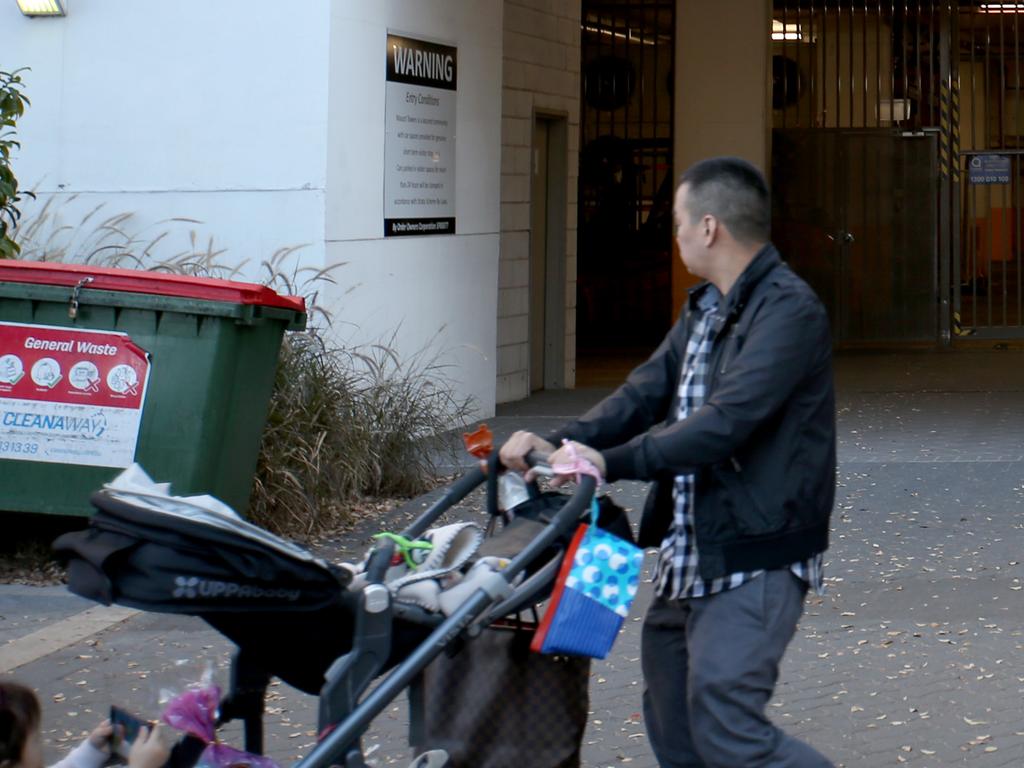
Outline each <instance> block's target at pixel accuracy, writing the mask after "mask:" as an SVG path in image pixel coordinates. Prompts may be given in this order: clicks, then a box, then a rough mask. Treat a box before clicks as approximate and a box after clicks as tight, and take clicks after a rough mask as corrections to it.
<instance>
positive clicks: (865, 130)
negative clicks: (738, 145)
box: [772, 0, 957, 346]
mask: <svg viewBox="0 0 1024 768" xmlns="http://www.w3.org/2000/svg"><path fill="white" fill-rule="evenodd" d="M956 16H957V6H956V4H955V3H953V2H926V1H925V0H913V1H908V0H903V1H902V2H895V1H894V0H884V1H883V2H879V1H878V0H874V1H871V0H776V2H775V3H774V12H773V20H772V38H773V44H772V46H773V47H772V54H773V56H772V81H773V87H772V107H773V133H772V187H773V212H774V216H773V224H774V227H773V239H774V240H775V241H776V242H777V243H779V245H780V246H781V248H782V251H783V255H784V256H785V257H786V258H788V259H789V260H790V262H791V263H792V264H793V266H794V268H795V269H796V270H797V271H798V272H800V273H802V274H803V275H804V276H805V277H806V278H807V279H808V281H809V282H810V283H811V284H812V285H814V287H815V288H816V289H817V290H818V292H819V294H820V295H821V296H822V299H823V300H824V302H825V303H826V305H827V306H828V308H829V311H830V316H831V318H832V324H833V334H834V338H835V340H836V342H837V344H839V345H842V346H858V345H875V344H905V343H927V344H934V343H936V342H938V341H940V340H941V339H943V338H945V337H948V335H949V330H948V329H949V328H950V327H951V326H952V321H953V318H952V308H951V306H950V296H951V293H952V290H951V285H952V281H953V278H952V276H951V273H952V269H951V267H950V263H951V253H952V243H953V242H954V239H955V237H956V234H957V233H956V231H955V227H954V221H955V217H954V216H953V212H954V210H955V198H954V185H955V179H956V176H957V174H956V173H955V170H954V169H956V167H957V166H956V165H955V162H956V160H955V152H954V151H953V147H954V146H955V140H954V121H953V120H952V119H951V115H952V111H951V99H950V96H949V94H950V84H951V82H952V78H953V76H954V72H955V65H954V58H955V57H954V56H953V53H952V52H953V48H952V46H951V44H950V41H951V40H953V39H955V37H954V36H953V33H954V30H955V26H956Z"/></svg>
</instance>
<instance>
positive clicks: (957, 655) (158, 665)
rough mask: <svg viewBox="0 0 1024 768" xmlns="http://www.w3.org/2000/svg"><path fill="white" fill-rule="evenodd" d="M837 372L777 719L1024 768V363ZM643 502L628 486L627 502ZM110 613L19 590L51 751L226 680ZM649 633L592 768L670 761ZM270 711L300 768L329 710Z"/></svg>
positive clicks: (602, 715) (912, 361)
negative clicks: (801, 610)
mask: <svg viewBox="0 0 1024 768" xmlns="http://www.w3.org/2000/svg"><path fill="white" fill-rule="evenodd" d="M836 370H837V381H838V382H839V394H840V396H839V419H840V441H839V455H840V488H839V493H838V500H837V506H836V511H835V515H834V524H833V538H832V548H831V550H830V552H829V555H828V558H827V577H828V579H827V580H828V585H829V591H828V594H827V595H826V596H825V597H823V598H810V599H809V600H808V605H807V612H806V614H805V617H804V619H803V621H802V622H801V626H800V629H799V631H798V634H797V637H796V639H795V641H794V643H793V645H792V646H791V649H790V652H789V654H788V655H787V657H786V660H785V663H784V668H783V671H782V679H781V681H780V685H779V687H778V691H777V696H776V697H775V699H774V701H773V702H772V706H771V710H772V714H773V716H774V718H775V719H776V721H777V722H779V723H780V724H783V725H784V726H785V727H786V728H787V729H789V730H790V731H791V732H793V733H795V734H797V735H799V736H801V737H802V738H805V739H806V740H807V741H809V742H811V743H812V744H814V745H815V746H816V747H818V748H819V749H820V750H822V751H823V752H824V753H826V754H827V755H829V756H830V757H831V758H832V759H833V760H835V761H836V762H837V764H840V765H845V766H869V767H871V766H888V765H908V766H952V765H960V764H967V763H969V764H970V765H972V766H975V765H977V766H985V767H987V766H992V767H995V766H1020V765H1024V705H1022V693H1024V668H1022V667H1021V665H1020V664H1019V663H1018V659H1019V658H1020V656H1021V654H1020V651H1021V649H1022V647H1024V639H1022V638H1024V594H1022V593H1024V582H1022V579H1024V569H1022V566H1021V561H1022V560H1024V552H1022V547H1021V541H1022V535H1021V529H1022V527H1024V506H1022V500H1024V471H1022V470H1024V442H1022V440H1021V434H1022V432H1024V354H1022V352H1021V351H1020V350H1018V349H1014V348H1011V349H1006V350H999V351H996V350H992V349H985V348H979V349H975V350H972V351H958V352H951V353H923V352H922V353H909V354H899V355H896V354H891V355H890V354H885V355H880V354H873V355H867V354H864V355H853V356H843V357H840V358H839V359H838V360H837V365H836ZM601 394H602V391H601V390H580V391H577V392H570V393H558V392H555V393H546V394H543V395H541V396H537V397H534V398H531V399H529V400H527V401H524V402H521V403H516V404H511V405H508V406H503V407H501V408H500V409H499V414H498V417H497V418H496V419H494V420H492V421H491V425H492V427H494V428H495V430H496V432H497V433H498V435H499V436H504V435H507V434H508V433H509V432H510V431H511V430H512V429H514V428H518V427H521V426H525V427H529V428H534V429H545V428H546V427H548V426H553V425H555V424H557V423H559V422H560V420H561V419H562V418H564V417H565V416H568V415H571V414H573V413H577V412H579V411H580V410H581V409H582V408H583V407H585V405H587V404H588V403H590V402H593V401H595V400H596V399H597V398H598V397H599V396H600V395H601ZM641 492H642V488H641V487H639V486H638V485H637V484H622V486H620V487H617V488H615V489H614V493H615V496H616V498H617V499H619V500H620V501H621V502H624V503H625V504H626V505H627V506H635V505H636V504H637V503H638V502H639V498H640V496H641ZM352 546H353V547H354V548H356V549H358V548H359V543H358V542H354V543H353V544H352ZM648 599H649V594H648V592H647V591H646V590H645V591H644V592H643V593H642V594H641V605H640V606H639V607H638V610H636V611H635V615H636V616H637V617H639V616H640V615H642V610H641V609H642V607H643V603H646V601H647V600H648ZM90 607H91V606H90V605H89V604H88V603H85V602H84V601H80V600H78V599H76V598H73V597H70V596H68V595H67V594H66V593H65V592H64V591H63V590H61V589H54V588H27V587H0V671H3V670H5V669H10V668H12V667H14V668H13V673H14V674H15V675H16V676H17V677H19V678H21V679H22V680H25V681H27V682H28V683H30V684H31V685H33V686H35V687H36V689H37V690H38V691H39V692H40V694H41V696H42V698H43V701H44V705H45V709H46V723H47V725H48V728H47V734H46V736H47V753H48V756H49V757H56V756H57V755H58V754H59V753H60V752H61V750H63V749H64V748H66V747H67V746H69V745H70V743H71V742H73V741H75V740H77V739H78V738H79V735H80V733H81V732H82V731H83V729H86V728H88V727H89V726H91V725H92V724H93V723H94V722H95V721H97V720H98V719H100V717H102V716H103V713H104V712H105V711H106V708H107V707H108V705H109V704H110V703H118V704H122V705H125V706H127V707H128V708H130V709H134V710H135V711H138V712H140V713H143V714H147V715H155V714H156V713H157V711H158V709H159V704H158V702H159V701H160V700H161V697H163V696H166V693H167V691H169V690H174V689H176V688H180V686H181V685H182V683H183V682H185V681H188V680H192V679H196V678H197V677H198V676H199V675H201V674H202V673H203V672H204V670H206V669H210V670H211V671H212V672H213V673H214V675H215V677H217V678H218V679H219V680H220V681H221V682H223V681H224V674H225V665H226V662H227V658H228V653H229V652H230V647H229V644H228V643H227V642H226V641H224V640H223V639H222V638H221V637H220V635H218V634H216V633H215V632H212V631H211V630H209V629H207V628H206V627H205V625H204V624H202V623H201V622H199V621H193V620H189V619H181V618H175V617H166V616H159V615H155V614H135V615H130V616H128V618H122V617H119V616H116V615H115V616H113V617H112V620H115V619H118V618H121V620H120V623H117V624H114V625H112V626H110V627H108V628H107V629H104V630H103V631H100V632H97V633H95V634H88V633H90V632H92V629H93V628H94V625H95V624H96V623H97V622H99V621H100V620H102V618H103V616H102V615H97V614H96V613H95V612H90V613H88V614H86V615H85V616H84V618H83V615H82V613H81V611H84V610H86V609H88V608H90ZM83 626H84V627H85V629H84V630H83ZM638 630H639V619H638V618H637V619H633V620H631V621H630V622H628V623H627V627H626V629H625V631H624V632H623V634H622V636H621V637H620V639H619V641H618V643H617V645H616V648H615V650H614V653H613V655H612V657H611V658H610V659H609V660H608V661H607V662H600V663H595V665H594V668H593V678H592V685H591V710H592V714H591V719H590V725H589V727H588V731H587V735H586V743H585V745H584V752H583V754H584V764H585V765H586V766H601V767H603V766H618V765H629V766H633V767H634V768H648V767H653V766H654V765H655V763H654V760H653V758H652V757H651V755H650V750H649V747H648V744H647V742H646V737H645V735H644V730H643V723H642V720H641V718H640V715H639V710H640V691H641V684H640V680H639V659H638V657H639V631H638ZM83 634H86V635H87V636H84V637H81V635H83ZM65 642H66V643H67V644H66V645H65ZM3 643H5V644H3ZM61 645H64V646H65V647H58V646H61ZM301 649H302V639H301V638H297V639H296V653H301V652H302V651H301ZM15 665H16V666H15ZM270 699H271V700H270V701H269V702H268V708H269V709H268V716H267V724H268V727H269V731H270V732H269V736H268V751H269V753H270V754H271V755H272V756H273V757H275V758H276V759H278V760H279V761H280V762H282V763H287V762H290V761H292V760H294V759H296V758H297V757H298V756H300V755H302V754H303V753H304V752H305V751H307V750H308V749H309V747H310V745H311V744H312V742H313V731H312V728H313V727H314V722H315V710H314V703H313V702H312V701H311V700H310V699H309V697H306V696H303V695H302V694H299V693H297V692H296V691H293V690H291V689H288V688H287V687H286V686H283V685H278V686H275V687H274V688H273V689H272V694H271V697H270ZM405 728H406V715H405V706H404V702H403V701H402V700H398V701H396V702H395V703H394V705H393V706H392V707H390V708H389V709H388V710H387V711H385V712H384V713H383V714H382V715H381V716H380V717H378V718H377V720H376V721H375V722H374V724H373V727H372V728H371V730H370V732H369V733H368V734H367V738H366V744H367V745H368V746H371V747H375V750H374V754H373V757H374V758H375V759H376V761H377V764H378V765H404V764H406V763H407V761H408V758H409V755H408V751H407V750H406V748H405V733H406V731H405ZM224 735H225V739H226V740H228V741H229V742H234V743H240V742H239V740H238V734H237V731H232V730H228V731H226V732H225V734H224ZM526 764H528V763H524V765H526Z"/></svg>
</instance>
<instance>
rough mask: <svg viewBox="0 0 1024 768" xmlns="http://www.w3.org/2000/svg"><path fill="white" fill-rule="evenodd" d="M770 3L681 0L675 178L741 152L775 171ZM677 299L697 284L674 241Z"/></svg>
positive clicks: (679, 301)
mask: <svg viewBox="0 0 1024 768" xmlns="http://www.w3.org/2000/svg"><path fill="white" fill-rule="evenodd" d="M771 29H772V14H771V0H725V2H723V0H677V1H676V57H675V58H676V60H675V82H676V90H675V138H674V146H673V149H674V157H675V160H674V165H675V172H676V177H678V176H679V174H681V173H682V172H683V171H684V170H686V169H687V168H688V167H689V166H691V165H693V163H695V162H697V161H698V160H703V159H704V158H707V157H713V156H715V155H735V156H737V157H742V158H744V159H746V160H749V161H750V162H752V163H753V164H754V165H756V166H757V167H758V168H760V169H761V170H762V171H763V172H764V174H765V176H768V175H769V172H770V168H771V117H772V112H771ZM673 253H674V255H675V258H674V259H673V261H672V304H673V307H674V312H675V313H678V311H679V308H680V306H681V305H682V302H683V300H684V298H685V295H686V288H687V287H689V286H690V285H692V284H693V283H694V282H696V279H695V278H694V277H693V276H692V275H690V274H689V273H688V272H687V271H686V268H685V267H684V266H683V265H682V262H680V261H679V254H678V251H676V250H675V244H674V243H673Z"/></svg>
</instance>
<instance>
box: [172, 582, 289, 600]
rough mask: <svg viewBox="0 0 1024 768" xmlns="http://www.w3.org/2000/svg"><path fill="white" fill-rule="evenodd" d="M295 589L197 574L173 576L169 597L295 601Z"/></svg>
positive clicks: (182, 598)
mask: <svg viewBox="0 0 1024 768" xmlns="http://www.w3.org/2000/svg"><path fill="white" fill-rule="evenodd" d="M300 594H301V593H300V591H299V590H297V589H267V588H265V587H257V586H252V585H250V584H237V583H235V582H233V581H217V580H215V579H200V578H199V577H198V576H175V577H174V590H173V591H172V592H171V597H173V598H174V599H175V600H196V599H198V598H203V599H207V600H216V599H231V598H240V599H242V600H265V599H271V598H273V599H278V600H289V601H291V602H295V601H296V600H298V599H299V596H300Z"/></svg>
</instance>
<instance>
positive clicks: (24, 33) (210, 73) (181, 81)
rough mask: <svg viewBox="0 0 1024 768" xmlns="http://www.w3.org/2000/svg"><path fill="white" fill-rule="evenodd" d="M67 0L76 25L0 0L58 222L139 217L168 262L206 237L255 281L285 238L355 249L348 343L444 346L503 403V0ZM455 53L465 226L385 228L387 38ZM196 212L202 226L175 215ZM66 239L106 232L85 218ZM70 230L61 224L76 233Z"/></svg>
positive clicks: (40, 182)
mask: <svg viewBox="0 0 1024 768" xmlns="http://www.w3.org/2000/svg"><path fill="white" fill-rule="evenodd" d="M301 5H302V7H301V12H297V8H296V7H293V4H291V3H282V2H279V1H278V0H246V1H245V2H243V1H242V0H217V2H208V0H176V1H175V2H173V3H169V2H165V3H157V2H145V3H140V2H136V1H134V0H102V1H99V0H69V2H68V16H67V17H66V18H62V19H29V18H25V17H23V16H22V15H21V14H20V13H19V12H18V10H17V6H16V4H15V3H14V2H3V3H0V68H3V69H13V68H16V67H21V66H28V67H31V68H32V71H31V72H28V73H26V75H25V79H26V83H27V87H28V89H27V90H28V95H29V97H30V98H31V100H32V107H31V108H30V110H29V111H28V113H26V115H25V117H24V119H23V120H22V121H21V123H20V124H19V136H20V138H21V140H22V142H23V150H22V151H21V152H20V154H19V156H18V157H17V159H16V165H15V169H16V172H17V175H18V178H19V179H20V181H21V183H22V186H23V187H25V188H34V189H36V190H37V191H38V192H39V195H40V200H39V202H38V203H35V204H33V203H30V202H29V203H26V204H25V205H24V206H23V210H24V213H25V217H26V220H29V219H30V218H31V217H32V216H33V214H37V213H38V211H39V210H40V208H41V205H42V203H43V202H44V201H45V200H47V199H51V198H53V204H52V205H51V208H50V211H51V213H56V214H57V217H56V218H55V219H53V220H52V221H49V222H48V223H47V225H46V226H45V227H44V228H43V231H42V234H43V236H45V235H46V234H47V233H48V232H52V231H53V229H54V228H56V227H59V226H62V225H71V226H73V227H74V226H77V225H78V224H79V223H80V222H81V221H82V219H83V217H84V216H85V215H86V213H87V212H88V211H90V210H92V209H93V208H95V207H96V206H101V211H100V213H99V214H96V215H95V216H94V217H93V219H92V222H93V223H95V222H97V221H99V220H100V219H102V218H103V217H108V216H113V215H116V214H119V213H131V214H133V218H132V220H131V221H130V222H129V223H128V229H129V234H130V235H132V236H134V237H137V238H139V239H141V240H143V241H148V239H150V238H152V237H155V236H156V235H157V234H159V233H160V232H162V231H168V232H169V233H170V236H169V237H168V238H167V239H166V240H164V241H162V242H161V244H160V248H159V249H158V252H157V254H156V255H157V256H158V257H168V256H172V255H174V254H177V253H180V252H181V251H183V250H185V249H187V248H188V247H190V237H191V233H192V232H195V235H196V237H197V239H198V241H199V243H200V244H201V246H202V247H203V248H205V247H206V243H207V242H208V240H209V238H211V237H212V238H213V242H214V247H215V248H218V249H225V253H224V254H223V255H222V256H221V257H220V258H222V259H224V260H226V261H227V262H228V263H229V264H232V265H235V264H239V263H242V262H248V263H247V266H246V267H245V272H244V273H243V275H244V276H249V277H253V278H255V277H257V276H258V275H259V267H260V264H261V262H262V261H263V260H265V259H267V258H269V257H270V256H271V255H272V254H273V253H274V252H275V251H276V250H278V249H280V248H283V247H288V246H294V245H305V247H304V248H303V249H302V250H301V251H299V262H300V263H301V264H303V265H309V266H315V267H317V268H319V267H321V266H323V265H324V264H325V263H326V264H328V265H333V264H338V263H339V262H347V264H346V265H345V266H344V267H341V268H340V269H339V270H337V271H336V272H335V277H336V278H337V279H338V281H339V285H338V287H337V289H336V290H332V291H330V292H327V293H322V294H321V299H322V301H323V302H324V303H325V305H326V306H327V308H328V309H329V310H331V311H332V312H333V314H334V317H335V319H336V328H338V330H339V333H340V334H341V335H342V336H343V337H344V339H345V340H346V341H347V342H350V343H361V342H367V341H375V340H380V339H389V338H391V337H392V334H395V335H394V342H395V346H396V347H397V351H398V352H399V353H400V354H402V355H405V356H408V355H411V354H413V353H415V352H418V351H420V350H421V349H423V348H424V347H430V349H431V353H436V354H438V355H440V357H439V360H440V361H441V362H444V363H447V364H449V366H450V367H449V368H448V369H447V371H448V374H449V376H450V377H451V379H452V380H453V382H454V383H455V385H456V387H457V389H458V391H459V392H460V393H462V394H464V395H467V396H470V397H472V398H474V400H475V401H476V403H477V406H478V409H479V412H480V413H481V415H484V416H487V415H491V414H493V413H494V402H495V397H494V392H495V376H496V362H495V349H496V339H495V336H496V325H497V319H496V318H497V308H496V305H497V284H498V250H499V196H500V186H501V185H500V136H501V43H502V38H501V24H502V17H501V0H480V1H478V0H388V1H386V2H376V1H375V2H352V1H350V0H334V2H332V1H331V0H307V1H306V2H304V3H302V4H301ZM388 30H393V31H396V32H399V33H403V34H406V35H410V36H413V37H422V38H426V39H436V40H438V41H441V42H445V43H449V44H453V45H455V46H457V47H458V51H459V86H458V96H457V99H458V102H457V125H456V159H455V175H456V188H455V207H456V219H457V234H456V235H454V236H448V237H415V238H397V239H387V240H385V239H384V238H383V155H384V93H385V85H384V83H385V81H384V76H385V66H384V56H385V35H386V32H387V31H388ZM175 217H187V218H190V219H195V220H198V221H199V222H200V223H198V224H196V223H189V222H171V221H169V220H170V219H172V218H175ZM81 229H82V230H83V231H82V235H81V236H79V238H78V241H74V239H72V242H71V243H70V245H71V250H73V251H74V250H75V249H76V247H77V248H78V249H79V250H81V247H82V246H81V242H80V241H81V240H83V239H84V240H88V239H89V235H90V234H91V235H92V238H93V242H95V232H92V233H90V231H89V227H88V226H87V227H82V228H81ZM68 239H69V236H68V235H67V234H65V235H63V236H62V237H61V240H62V242H64V243H65V244H67V240H68Z"/></svg>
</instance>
